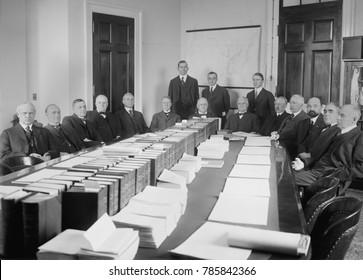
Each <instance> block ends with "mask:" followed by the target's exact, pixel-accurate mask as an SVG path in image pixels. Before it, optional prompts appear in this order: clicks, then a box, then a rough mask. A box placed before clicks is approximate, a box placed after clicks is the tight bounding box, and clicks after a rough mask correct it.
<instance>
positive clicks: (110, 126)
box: [86, 95, 121, 142]
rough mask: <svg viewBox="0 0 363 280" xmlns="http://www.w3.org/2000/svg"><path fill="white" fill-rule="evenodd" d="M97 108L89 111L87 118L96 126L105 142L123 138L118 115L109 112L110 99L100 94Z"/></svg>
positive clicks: (97, 98) (96, 103) (96, 102)
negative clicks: (117, 118)
mask: <svg viewBox="0 0 363 280" xmlns="http://www.w3.org/2000/svg"><path fill="white" fill-rule="evenodd" d="M95 105H96V109H95V110H93V111H87V115H86V119H87V120H88V121H89V122H90V123H91V124H92V125H93V127H94V128H96V130H97V132H98V134H99V135H100V136H101V138H102V141H103V142H111V141H117V139H121V138H120V137H121V130H120V126H119V123H118V122H117V120H116V117H115V116H114V115H113V114H112V113H110V112H107V107H108V99H107V97H106V96H105V95H98V96H97V97H96V101H95Z"/></svg>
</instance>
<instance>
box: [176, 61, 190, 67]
mask: <svg viewBox="0 0 363 280" xmlns="http://www.w3.org/2000/svg"><path fill="white" fill-rule="evenodd" d="M182 63H186V64H187V65H188V62H186V61H185V60H180V61H179V62H178V67H179V65H180V64H182Z"/></svg>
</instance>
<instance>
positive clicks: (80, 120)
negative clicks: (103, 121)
mask: <svg viewBox="0 0 363 280" xmlns="http://www.w3.org/2000/svg"><path fill="white" fill-rule="evenodd" d="M73 112H74V113H73V115H72V116H67V117H64V118H63V122H62V124H63V126H64V127H66V128H71V129H73V131H75V132H76V133H77V136H78V138H79V139H80V140H81V141H83V143H84V145H85V146H86V147H87V148H89V147H93V146H97V145H101V144H103V142H102V138H101V136H100V135H99V134H98V132H97V130H96V129H95V128H94V127H93V125H92V124H91V123H90V122H89V121H88V120H86V113H87V107H86V102H84V100H82V99H76V100H74V101H73Z"/></svg>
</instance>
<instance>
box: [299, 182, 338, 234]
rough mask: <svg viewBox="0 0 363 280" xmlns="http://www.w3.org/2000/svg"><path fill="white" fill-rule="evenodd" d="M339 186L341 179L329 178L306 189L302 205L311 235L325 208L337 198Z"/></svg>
mask: <svg viewBox="0 0 363 280" xmlns="http://www.w3.org/2000/svg"><path fill="white" fill-rule="evenodd" d="M338 185H339V179H337V178H335V177H328V178H320V179H318V180H317V181H316V182H315V183H314V184H312V185H311V186H309V187H307V188H305V190H304V196H303V198H302V199H301V204H302V207H303V211H304V215H305V219H306V224H307V230H308V233H309V234H310V232H311V230H312V229H313V226H314V224H315V221H316V219H317V217H318V215H319V213H320V211H321V209H322V208H323V206H324V205H325V204H327V203H328V202H329V201H331V200H332V199H334V198H335V197H336V194H337V189H338Z"/></svg>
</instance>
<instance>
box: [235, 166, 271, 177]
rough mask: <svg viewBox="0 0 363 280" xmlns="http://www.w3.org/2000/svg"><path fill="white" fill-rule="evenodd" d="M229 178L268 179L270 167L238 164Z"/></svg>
mask: <svg viewBox="0 0 363 280" xmlns="http://www.w3.org/2000/svg"><path fill="white" fill-rule="evenodd" d="M229 177H239V178H262V179H268V178H269V177H270V166H269V165H248V164H236V165H235V166H233V168H232V171H231V173H229Z"/></svg>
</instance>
